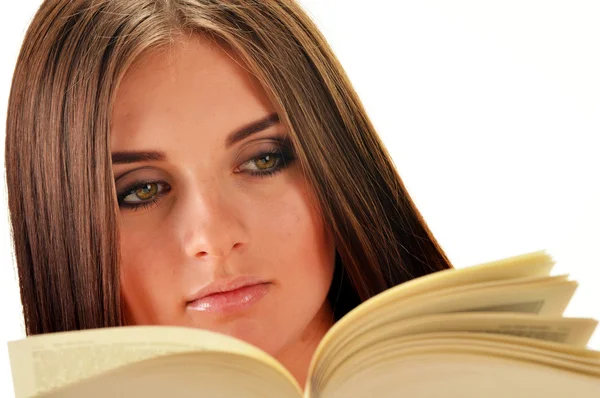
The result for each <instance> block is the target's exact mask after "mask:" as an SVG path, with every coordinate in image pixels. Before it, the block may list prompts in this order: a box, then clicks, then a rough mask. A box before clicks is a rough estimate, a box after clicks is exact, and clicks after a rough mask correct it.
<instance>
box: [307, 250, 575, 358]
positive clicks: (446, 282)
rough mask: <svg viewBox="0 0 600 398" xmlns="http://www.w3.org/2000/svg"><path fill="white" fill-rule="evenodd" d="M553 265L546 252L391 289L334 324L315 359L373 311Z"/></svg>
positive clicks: (537, 273) (540, 273)
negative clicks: (420, 297)
mask: <svg viewBox="0 0 600 398" xmlns="http://www.w3.org/2000/svg"><path fill="white" fill-rule="evenodd" d="M553 266H554V261H553V259H552V257H551V256H550V255H549V254H548V253H546V252H545V251H538V252H534V253H528V254H523V255H519V256H514V257H509V258H506V259H502V260H497V261H491V262H486V263H483V264H479V265H474V266H470V267H467V268H462V269H455V268H452V269H447V270H443V271H439V272H435V273H432V274H428V275H425V276H422V277H420V278H416V279H412V280H410V281H408V282H405V283H403V284H400V285H398V286H394V287H392V288H390V289H388V290H386V291H384V292H382V293H380V294H378V295H376V296H374V297H372V298H371V299H369V300H367V301H365V302H364V303H362V304H361V305H359V306H358V307H356V308H355V309H353V310H352V311H350V312H349V313H348V314H346V315H345V316H344V317H342V319H340V320H339V321H338V322H337V323H336V324H335V325H333V327H332V328H331V329H330V330H329V332H328V333H327V334H326V335H325V337H324V338H323V340H322V341H321V343H320V344H319V347H318V348H317V351H316V356H315V359H316V358H317V357H319V356H320V352H321V351H322V350H324V349H325V347H326V346H328V345H329V344H332V343H333V342H335V341H336V340H338V339H339V336H340V335H341V334H344V333H345V331H346V329H352V328H354V327H355V326H356V324H357V323H358V322H360V320H361V319H367V318H373V317H374V316H375V315H374V314H375V312H376V311H377V310H378V309H380V308H381V307H387V306H392V307H394V306H395V305H397V304H396V303H397V302H398V301H400V300H407V299H411V298H415V297H419V296H423V295H428V294H436V292H440V291H444V290H447V291H449V292H452V291H460V290H461V289H462V290H466V289H468V288H469V287H472V286H474V285H478V284H483V285H485V284H494V283H501V282H508V281H511V280H519V279H528V278H542V277H548V276H549V275H550V271H551V270H552V268H553ZM557 279H562V277H558V278H557ZM567 302H568V301H567ZM314 362H315V361H313V365H311V368H312V367H313V366H314Z"/></svg>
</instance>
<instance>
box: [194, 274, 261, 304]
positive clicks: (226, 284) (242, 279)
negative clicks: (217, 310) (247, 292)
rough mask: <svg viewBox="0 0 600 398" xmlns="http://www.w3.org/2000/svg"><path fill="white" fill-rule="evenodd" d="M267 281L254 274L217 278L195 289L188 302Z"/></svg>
mask: <svg viewBox="0 0 600 398" xmlns="http://www.w3.org/2000/svg"><path fill="white" fill-rule="evenodd" d="M267 282H268V281H267V280H265V279H262V278H259V277H256V276H238V277H235V278H229V279H217V280H215V281H212V282H210V283H208V284H206V285H205V286H203V287H202V288H201V289H199V290H197V291H196V292H195V293H194V294H193V295H192V296H191V297H190V298H189V299H188V303H189V302H192V301H195V300H200V299H201V298H204V297H206V296H210V295H211V294H215V293H226V292H230V291H232V290H236V289H240V288H242V287H246V286H253V285H260V284H263V283H267Z"/></svg>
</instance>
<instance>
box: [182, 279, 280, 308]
mask: <svg viewBox="0 0 600 398" xmlns="http://www.w3.org/2000/svg"><path fill="white" fill-rule="evenodd" d="M268 291H269V284H268V283H261V284H257V285H251V286H244V287H241V288H239V289H235V290H231V291H228V292H223V293H215V294H211V295H210V296H206V297H202V298H200V299H198V300H194V301H191V302H189V303H188V305H187V308H188V309H190V310H193V311H201V312H212V313H223V314H225V313H234V312H239V311H242V310H245V309H247V308H250V307H251V306H252V305H254V304H255V303H256V302H257V301H259V300H260V299H262V298H263V297H264V296H265V295H266V294H267V293H268Z"/></svg>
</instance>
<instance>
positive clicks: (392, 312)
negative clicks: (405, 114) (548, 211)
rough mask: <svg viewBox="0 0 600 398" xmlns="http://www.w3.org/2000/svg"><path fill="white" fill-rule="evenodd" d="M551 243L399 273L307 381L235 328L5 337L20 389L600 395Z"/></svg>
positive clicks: (587, 331)
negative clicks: (430, 270)
mask: <svg viewBox="0 0 600 398" xmlns="http://www.w3.org/2000/svg"><path fill="white" fill-rule="evenodd" d="M553 265H554V263H553V260H552V258H551V257H550V256H549V255H548V254H547V253H546V252H544V251H540V252H535V253H528V254H524V255H521V256H516V257H511V258H508V259H504V260H499V261H494V262H489V263H486V264H480V265H476V266H472V267H468V268H462V269H449V270H444V271H441V272H437V273H434V274H430V275H427V276H424V277H421V278H417V279H414V280H411V281H409V282H406V283H404V284H402V285H399V286H396V287H394V288H392V289H390V290H388V291H386V292H384V293H381V294H379V295H377V296H376V297H373V298H372V299H370V300H368V301H366V302H364V303H362V304H361V305H360V306H359V307H357V308H355V309H354V310H353V311H351V312H350V313H348V314H347V315H346V316H345V317H343V318H342V319H341V320H340V321H338V322H337V323H336V324H335V325H334V326H333V327H332V328H331V329H330V330H329V332H328V333H327V335H326V336H325V337H324V338H323V340H322V341H321V343H320V345H319V347H318V348H317V350H316V352H315V354H314V357H313V360H312V363H311V366H310V373H309V377H308V381H307V385H306V386H299V385H298V384H297V383H296V381H295V380H294V379H293V378H292V376H291V375H290V373H289V372H288V371H287V370H286V369H285V368H283V366H282V365H281V364H279V363H278V362H277V361H276V360H275V359H274V358H272V357H270V356H269V355H267V354H266V353H264V352H263V351H261V350H259V349H258V348H255V347H254V346H251V345H250V344H247V343H245V342H243V341H240V340H237V339H235V338H232V337H228V336H225V335H221V334H217V333H213V332H208V331H203V330H197V329H191V328H179V327H166V326H132V327H120V328H108V329H96V330H87V331H76V332H63V333H54V334H46V335H38V336H31V337H28V338H26V339H23V340H19V341H13V342H9V355H10V360H11V367H12V373H13V382H14V387H15V393H16V397H17V398H22V397H32V396H40V397H87V398H91V397H145V398H154V397H156V398H158V397H160V398H162V397H170V398H175V397H240V398H246V397H248V398H249V397H260V398H267V397H273V398H302V397H306V398H308V397H311V398H316V397H323V398H325V397H326V398H330V397H340V398H352V397H378V398H381V397H413V398H415V397H417V398H418V397H483V396H485V397H533V396H536V397H537V396H539V397H542V396H543V397H545V398H549V397H567V396H572V397H578V398H583V397H590V398H591V397H594V398H599V397H600V352H597V351H593V350H590V349H587V348H586V347H587V343H588V340H589V338H590V337H591V335H592V333H593V332H594V329H595V327H596V325H597V322H596V321H595V320H593V319H585V318H564V317H563V316H562V314H563V311H564V310H565V308H566V306H567V304H568V302H569V300H570V299H571V297H572V295H573V293H574V292H575V289H576V286H577V283H576V282H574V281H570V280H568V277H567V276H550V272H551V270H552V267H553Z"/></svg>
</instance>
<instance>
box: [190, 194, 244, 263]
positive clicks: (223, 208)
mask: <svg viewBox="0 0 600 398" xmlns="http://www.w3.org/2000/svg"><path fill="white" fill-rule="evenodd" d="M178 211H179V217H180V220H181V222H180V226H179V227H178V229H179V231H181V234H182V235H181V239H182V248H183V250H184V252H185V254H186V255H187V256H188V257H194V258H200V257H227V256H228V255H229V254H230V252H231V251H232V250H233V249H235V248H238V247H241V246H243V245H245V244H246V243H247V241H248V236H247V233H246V230H245V228H244V225H243V220H242V207H241V206H240V204H239V203H236V201H235V195H232V194H231V193H227V192H224V191H223V189H220V188H218V187H214V186H213V187H204V188H203V189H196V190H193V191H191V190H190V191H189V192H188V193H187V195H186V196H185V197H184V198H182V203H181V206H180V208H179V209H178Z"/></svg>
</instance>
